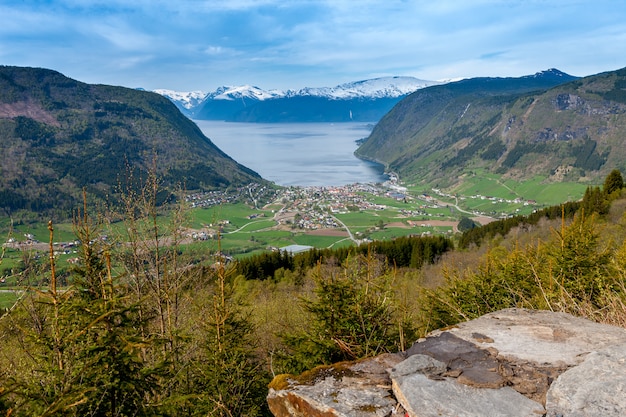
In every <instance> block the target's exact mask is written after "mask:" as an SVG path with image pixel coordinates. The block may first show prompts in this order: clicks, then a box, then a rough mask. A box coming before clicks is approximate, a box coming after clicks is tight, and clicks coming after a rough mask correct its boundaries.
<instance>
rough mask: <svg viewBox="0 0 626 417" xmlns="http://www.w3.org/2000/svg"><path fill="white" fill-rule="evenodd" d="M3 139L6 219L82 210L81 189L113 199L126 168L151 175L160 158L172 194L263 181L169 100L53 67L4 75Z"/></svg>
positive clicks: (0, 87)
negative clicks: (20, 213) (23, 212)
mask: <svg viewBox="0 0 626 417" xmlns="http://www.w3.org/2000/svg"><path fill="white" fill-rule="evenodd" d="M0 138H1V140H0V167H1V168H0V208H2V209H4V211H5V212H6V213H10V212H13V211H15V210H20V209H27V210H32V211H47V210H51V209H55V210H65V209H68V208H70V207H75V200H76V198H77V197H79V196H80V190H81V188H83V187H85V188H86V189H87V192H88V194H90V195H93V196H95V197H97V198H101V199H105V198H112V197H113V196H114V195H115V191H116V186H117V185H118V184H119V182H120V181H121V180H122V179H123V178H122V177H123V176H124V175H127V174H128V167H131V168H132V169H133V170H134V171H135V175H136V176H139V175H143V176H145V173H146V172H147V170H148V169H149V167H151V166H152V164H153V160H154V158H156V167H157V173H158V175H159V176H160V177H162V181H163V184H164V185H165V186H172V185H175V184H178V183H181V184H184V186H185V187H186V188H187V189H189V190H194V189H213V188H216V187H224V186H228V185H237V184H241V183H245V182H249V181H251V180H259V179H260V177H259V176H258V174H256V173H255V172H253V171H251V170H250V169H248V168H246V167H243V166H241V165H239V164H237V163H236V162H235V161H234V160H232V159H231V158H230V157H229V156H227V155H226V154H224V153H223V152H222V151H221V150H220V149H218V148H217V147H216V146H215V145H214V144H213V143H212V142H211V140H209V139H208V138H207V137H205V136H204V135H203V133H202V132H201V131H200V129H199V128H198V127H197V126H196V125H195V124H194V123H192V122H191V121H190V120H189V119H187V118H186V117H185V116H184V115H183V114H181V113H180V112H179V111H178V110H177V108H176V106H174V104H172V103H171V102H170V101H169V100H167V99H166V98H164V97H162V96H160V95H158V94H155V93H152V92H146V91H138V90H133V89H129V88H123V87H114V86H108V85H89V84H84V83H81V82H78V81H75V80H72V79H70V78H67V77H65V76H63V75H62V74H60V73H58V72H55V71H51V70H47V69H39V68H20V67H9V66H2V67H0Z"/></svg>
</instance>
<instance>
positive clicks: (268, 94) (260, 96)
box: [207, 85, 284, 100]
mask: <svg viewBox="0 0 626 417" xmlns="http://www.w3.org/2000/svg"><path fill="white" fill-rule="evenodd" d="M282 96H284V93H283V92H282V91H279V90H271V91H265V90H262V89H260V88H259V87H255V86H251V85H241V86H236V87H232V86H224V87H220V88H218V89H217V90H215V92H213V93H211V94H209V95H208V96H207V98H211V99H213V100H236V99H240V98H251V99H254V100H268V99H272V98H278V97H282Z"/></svg>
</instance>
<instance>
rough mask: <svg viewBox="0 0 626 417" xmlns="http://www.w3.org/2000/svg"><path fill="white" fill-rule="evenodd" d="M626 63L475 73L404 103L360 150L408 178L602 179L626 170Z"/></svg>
mask: <svg viewBox="0 0 626 417" xmlns="http://www.w3.org/2000/svg"><path fill="white" fill-rule="evenodd" d="M625 89H626V69H622V70H618V71H612V72H606V73H602V74H598V75H594V76H590V77H585V78H576V77H573V76H570V75H567V74H565V73H563V72H560V71H558V70H555V69H551V70H548V71H542V72H540V73H537V74H534V75H531V76H526V77H521V78H472V79H466V80H462V81H458V82H453V83H448V84H445V85H439V86H433V87H428V88H424V89H421V90H419V91H417V92H415V93H413V94H411V95H409V96H407V97H406V98H404V99H403V100H402V101H400V102H399V103H398V104H397V105H396V106H395V107H394V108H393V109H392V110H391V111H390V112H389V113H388V114H387V115H385V117H383V118H382V119H381V120H380V122H379V123H378V124H377V125H376V126H375V128H374V129H373V131H372V133H371V135H370V136H369V137H368V138H367V139H366V140H365V141H364V142H363V144H362V145H361V146H360V147H359V148H358V149H357V152H356V154H357V155H358V156H359V157H362V158H366V159H371V160H375V161H378V162H381V163H383V164H385V165H386V166H387V168H388V169H389V170H391V171H395V172H397V173H398V174H399V175H400V176H401V177H402V178H403V179H405V180H407V181H417V182H421V183H423V184H430V185H433V186H434V185H438V186H440V187H451V186H453V185H455V184H460V183H462V182H463V180H464V179H465V178H466V177H467V176H469V175H474V174H476V173H478V172H489V173H495V174H499V175H502V176H503V177H504V178H505V179H506V178H512V179H518V180H523V179H528V178H531V177H534V176H543V177H545V178H546V181H562V180H571V181H586V182H590V183H597V182H598V181H600V180H601V179H602V178H604V177H605V176H606V175H607V174H608V172H610V171H611V170H612V169H616V168H617V169H620V170H621V171H622V172H625V171H626V162H625V161H626V146H624V145H625V144H624V139H625V138H626V90H625Z"/></svg>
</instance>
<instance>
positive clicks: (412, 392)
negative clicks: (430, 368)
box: [393, 374, 545, 417]
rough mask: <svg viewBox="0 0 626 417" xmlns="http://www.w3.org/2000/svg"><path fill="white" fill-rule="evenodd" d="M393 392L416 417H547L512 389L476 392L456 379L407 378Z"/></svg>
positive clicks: (398, 381) (397, 382) (396, 383)
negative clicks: (542, 416) (543, 416)
mask: <svg viewBox="0 0 626 417" xmlns="http://www.w3.org/2000/svg"><path fill="white" fill-rule="evenodd" d="M393 391H394V393H395V394H396V398H397V399H398V401H399V402H400V404H403V405H404V407H405V409H406V411H407V412H408V415H410V416H412V417H441V416H455V417H478V416H482V417H504V416H511V417H512V416H520V417H537V416H541V415H543V414H544V413H545V411H544V408H543V406H542V405H541V404H539V403H537V402H535V401H533V400H530V399H528V398H526V397H524V396H523V395H521V394H519V393H518V392H516V391H515V390H513V389H511V388H509V387H502V388H498V389H487V388H474V387H470V386H467V385H464V384H459V383H457V382H456V381H455V380H454V379H452V378H444V379H443V380H432V379H430V378H428V376H426V375H422V374H413V375H405V376H401V377H398V378H394V379H393Z"/></svg>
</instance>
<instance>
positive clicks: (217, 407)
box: [188, 266, 269, 417]
mask: <svg viewBox="0 0 626 417" xmlns="http://www.w3.org/2000/svg"><path fill="white" fill-rule="evenodd" d="M211 292H212V296H211V299H212V303H210V304H208V305H207V304H204V305H203V306H201V311H203V312H204V313H205V315H204V320H203V322H202V324H201V329H202V331H201V338H202V341H201V346H202V351H201V352H200V354H199V356H198V357H197V358H196V359H195V360H194V361H193V363H192V364H190V370H189V372H190V375H191V377H190V379H189V382H188V383H189V384H190V386H191V389H190V391H192V392H194V393H195V394H194V397H195V398H196V400H195V401H193V402H192V403H191V405H192V408H190V409H189V411H190V413H192V415H197V416H220V417H232V416H257V415H261V414H262V413H266V412H267V410H266V406H265V405H264V403H265V397H266V395H267V389H266V386H267V384H268V383H269V375H268V374H267V372H265V371H264V370H263V368H262V366H261V362H260V361H259V359H258V358H257V357H256V356H255V353H254V348H255V344H256V342H255V339H254V326H253V325H252V324H251V323H252V321H251V319H250V317H248V316H247V315H246V314H245V313H244V310H243V304H242V302H241V301H240V300H237V298H236V297H235V295H234V291H233V287H232V284H231V283H229V281H228V280H227V272H226V271H225V270H224V268H223V266H220V267H218V270H217V275H216V279H215V281H214V283H213V285H212V291H211Z"/></svg>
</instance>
